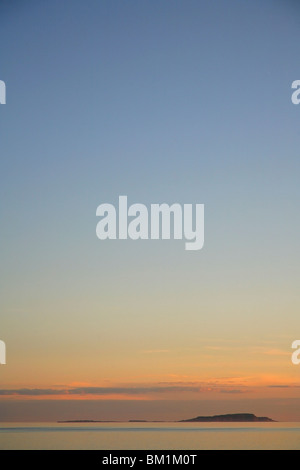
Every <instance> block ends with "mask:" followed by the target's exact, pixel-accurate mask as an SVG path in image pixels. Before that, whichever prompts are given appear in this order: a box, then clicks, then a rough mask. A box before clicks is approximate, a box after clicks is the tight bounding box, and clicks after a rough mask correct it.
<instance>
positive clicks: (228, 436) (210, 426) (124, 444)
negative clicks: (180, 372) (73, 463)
mask: <svg viewBox="0 0 300 470" xmlns="http://www.w3.org/2000/svg"><path fill="white" fill-rule="evenodd" d="M0 449H1V450H23V449H25V450H189V449H190V450H248V449H250V450H273V449H283V450H300V423H115V422H114V423H0Z"/></svg>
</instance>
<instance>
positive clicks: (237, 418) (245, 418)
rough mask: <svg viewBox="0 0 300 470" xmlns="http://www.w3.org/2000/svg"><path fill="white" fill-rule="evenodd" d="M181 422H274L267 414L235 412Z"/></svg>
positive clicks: (182, 421) (198, 417)
mask: <svg viewBox="0 0 300 470" xmlns="http://www.w3.org/2000/svg"><path fill="white" fill-rule="evenodd" d="M178 422H179V423H274V422H275V421H274V420H273V419H271V418H267V417H266V416H262V417H261V416H255V415H254V414H252V413H235V414H228V415H215V416H197V418H191V419H182V420H181V421H178Z"/></svg>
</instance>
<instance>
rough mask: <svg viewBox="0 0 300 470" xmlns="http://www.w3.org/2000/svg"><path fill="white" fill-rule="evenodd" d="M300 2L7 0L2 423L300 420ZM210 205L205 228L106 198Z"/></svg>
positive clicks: (0, 128)
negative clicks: (172, 227)
mask: <svg viewBox="0 0 300 470" xmlns="http://www.w3.org/2000/svg"><path fill="white" fill-rule="evenodd" d="M299 14H300V6H299V5H298V2H297V1H293V0H285V1H284V0H281V1H280V0H264V2H261V0H251V1H246V2H241V1H240V0H226V1H224V0H215V1H214V2H211V1H209V0H186V1H177V0H171V1H167V0H159V1H152V0H141V1H136V0H128V1H126V2H124V1H121V0H114V1H113V2H112V1H111V0H97V1H96V0H87V1H82V0H72V1H71V0H67V1H64V2H61V1H59V0H52V1H51V2H41V1H37V0H28V1H27V2H20V1H12V2H11V1H2V2H1V3H0V57H1V61H0V80H4V81H5V83H6V88H7V98H6V100H7V104H6V105H5V106H2V105H1V106H0V141H1V146H0V148H1V159H0V200H1V204H0V216H1V263H0V272H1V283H0V286H1V287H0V289H1V292H0V293H1V295H0V339H1V340H3V341H5V343H6V348H7V364H6V365H3V366H2V365H1V366H0V421H14V420H16V421H26V420H29V421H43V420H44V421H47V420H58V419H116V420H118V419H120V420H122V419H126V420H127V419H135V418H136V419H143V418H144V419H184V418H189V417H193V416H197V415H199V414H217V413H219V414H220V413H226V412H253V413H256V414H260V415H267V416H270V417H271V418H274V419H278V420H291V421H297V420H299V421H300V365H298V366H296V365H293V364H292V362H291V354H292V349H291V344H292V342H293V341H294V340H296V339H299V338H300V315H299V312H300V297H299V275H300V268H299V261H300V256H299V253H300V250H299V238H300V237H299V234H300V218H299V209H300V208H299V202H300V184H299V174H300V173H299V171H300V159H299V143H300V142H299V140H300V105H299V106H295V105H293V104H292V102H291V94H292V90H291V84H292V82H293V81H294V80H297V79H298V80H300V69H299V60H298V44H299V40H300V28H299V25H300V23H299V22H300V20H299V18H300V15H299ZM119 195H127V196H128V202H129V204H133V203H143V204H146V205H150V204H152V203H163V202H166V203H168V204H172V203H174V202H177V203H180V204H184V203H191V204H196V203H198V204H204V205H205V244H204V247H203V249H202V250H200V251H185V250H184V242H183V241H180V240H175V241H174V240H138V241H132V240H120V241H119V240H106V241H101V240H99V239H98V238H97V237H96V225H97V221H98V220H97V217H96V209H97V207H98V205H99V204H101V203H112V204H115V205H117V203H118V198H119Z"/></svg>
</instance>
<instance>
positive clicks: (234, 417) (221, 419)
mask: <svg viewBox="0 0 300 470" xmlns="http://www.w3.org/2000/svg"><path fill="white" fill-rule="evenodd" d="M120 422H121V421H108V420H105V421H104V420H96V421H95V420H93V419H72V420H67V421H58V423H120ZM123 422H124V421H123ZM127 422H128V423H275V422H276V421H275V420H274V419H271V418H268V417H266V416H255V415H254V414H253V413H233V414H226V415H214V416H197V417H196V418H190V419H181V420H179V421H158V420H155V421H151V420H146V419H130V420H128V421H127Z"/></svg>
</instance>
